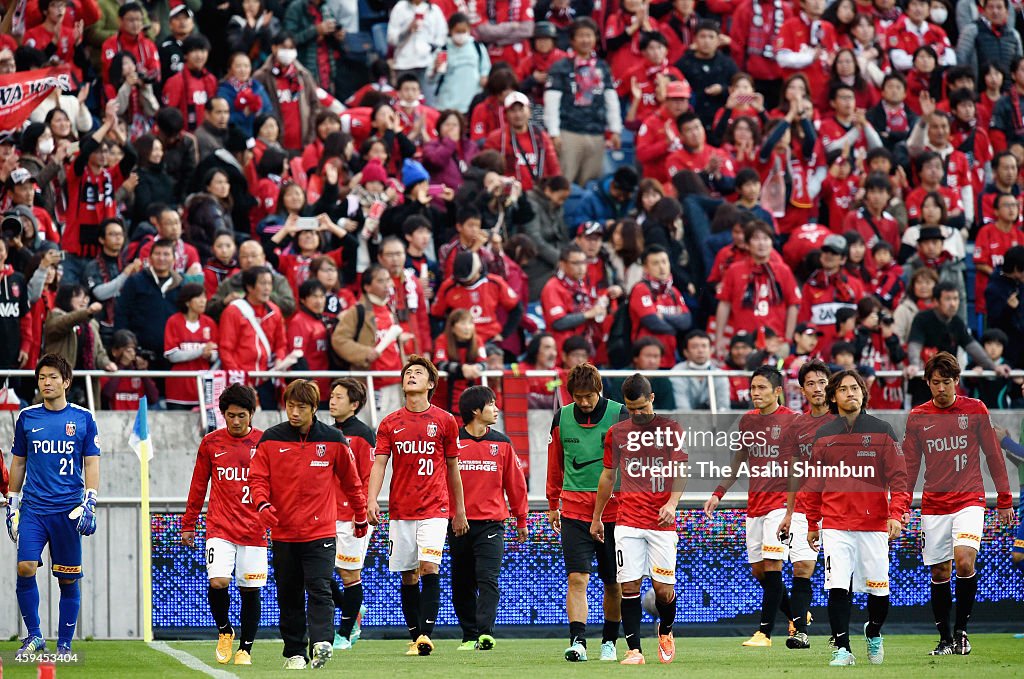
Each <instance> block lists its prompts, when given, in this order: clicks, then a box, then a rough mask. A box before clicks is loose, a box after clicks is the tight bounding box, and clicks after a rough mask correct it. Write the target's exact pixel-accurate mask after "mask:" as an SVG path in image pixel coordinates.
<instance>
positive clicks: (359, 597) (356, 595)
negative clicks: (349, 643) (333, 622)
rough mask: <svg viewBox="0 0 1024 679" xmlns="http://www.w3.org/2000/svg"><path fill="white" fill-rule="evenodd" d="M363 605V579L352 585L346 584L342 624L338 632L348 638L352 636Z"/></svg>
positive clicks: (342, 606)
mask: <svg viewBox="0 0 1024 679" xmlns="http://www.w3.org/2000/svg"><path fill="white" fill-rule="evenodd" d="M362 605H363V581H362V580H356V581H355V582H353V583H352V584H351V585H346V586H345V592H344V598H343V600H342V604H341V624H340V625H338V634H340V635H341V636H343V637H345V638H346V639H348V638H349V637H351V636H352V628H353V627H355V624H356V618H357V617H358V616H359V607H360V606H362Z"/></svg>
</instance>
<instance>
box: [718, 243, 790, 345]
mask: <svg viewBox="0 0 1024 679" xmlns="http://www.w3.org/2000/svg"><path fill="white" fill-rule="evenodd" d="M764 268H767V269H770V271H771V274H772V276H771V278H769V277H768V276H767V275H764V274H761V273H759V271H761V270H763V269H764ZM772 281H774V284H775V286H776V295H777V297H778V298H779V299H780V300H781V303H776V304H772V303H771V297H772V293H771V291H770V290H769V286H770V285H771V284H772ZM718 301H720V302H728V303H729V304H731V305H732V309H731V311H730V314H729V321H728V325H729V326H731V327H732V330H733V332H731V333H727V335H730V336H731V335H734V334H736V333H737V332H753V331H756V330H757V329H758V328H760V327H761V326H762V325H763V326H767V327H769V328H771V329H772V330H774V331H775V333H776V334H777V335H782V336H784V335H785V333H786V314H787V312H788V310H789V307H791V306H797V305H799V304H800V288H799V287H797V284H796V279H795V278H794V277H793V272H792V271H791V270H790V268H789V267H788V266H786V265H785V264H781V265H779V264H771V263H769V264H768V265H767V267H762V266H759V265H756V264H754V261H753V260H752V259H750V258H749V257H748V258H744V259H741V260H739V261H738V262H736V263H735V264H733V265H732V266H730V267H729V269H728V270H727V271H726V272H725V277H724V278H723V279H722V288H721V290H719V292H718ZM723 331H724V330H723Z"/></svg>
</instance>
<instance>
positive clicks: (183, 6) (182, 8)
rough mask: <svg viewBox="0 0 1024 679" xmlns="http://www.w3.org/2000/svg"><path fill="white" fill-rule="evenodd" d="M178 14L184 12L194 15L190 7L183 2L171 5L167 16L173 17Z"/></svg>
mask: <svg viewBox="0 0 1024 679" xmlns="http://www.w3.org/2000/svg"><path fill="white" fill-rule="evenodd" d="M179 14H184V15H186V16H190V17H191V16H195V15H194V14H193V13H192V9H191V8H190V7H189V6H188V5H186V4H184V3H182V4H180V5H175V6H174V7H171V12H170V15H169V16H170V17H171V18H172V19H173V18H174V17H176V16H178V15H179Z"/></svg>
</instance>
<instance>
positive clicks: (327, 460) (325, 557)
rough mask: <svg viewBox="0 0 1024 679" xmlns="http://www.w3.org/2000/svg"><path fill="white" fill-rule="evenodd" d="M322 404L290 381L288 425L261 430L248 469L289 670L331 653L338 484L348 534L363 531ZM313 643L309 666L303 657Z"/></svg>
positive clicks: (350, 468) (357, 498)
mask: <svg viewBox="0 0 1024 679" xmlns="http://www.w3.org/2000/svg"><path fill="white" fill-rule="evenodd" d="M319 403H320V389H319V388H318V387H317V386H316V382H314V381H312V380H295V381H294V382H292V383H291V384H289V385H288V388H287V389H285V391H284V407H285V412H286V413H287V416H288V420H287V421H286V422H282V423H281V424H276V425H274V426H273V427H271V428H270V429H268V430H267V431H265V432H264V433H263V437H262V438H261V439H260V442H259V445H257V447H256V455H255V457H253V458H252V465H251V467H250V471H249V484H250V487H251V488H252V501H253V503H254V504H255V505H256V511H257V513H258V520H259V522H260V523H261V524H262V525H263V527H264V528H269V529H270V531H271V538H272V540H273V545H272V546H273V550H274V581H275V582H276V583H277V605H278V607H279V609H280V611H281V620H280V629H281V638H282V639H284V657H285V658H287V660H286V661H285V665H284V668H285V669H287V670H301V669H304V668H305V667H306V664H307V663H309V664H310V666H311V667H312V668H313V669H318V668H321V667H323V666H324V665H325V664H326V663H327V661H328V660H329V659H330V658H331V654H332V652H333V649H332V647H331V639H332V634H331V633H332V632H333V629H332V627H333V619H334V602H333V601H332V600H331V579H332V575H333V574H332V572H331V565H332V564H333V563H334V558H335V554H336V552H335V546H334V541H335V535H336V524H335V517H336V516H337V499H336V497H335V496H336V491H337V489H338V488H339V484H340V489H341V491H342V492H343V493H344V494H345V497H347V498H348V501H349V502H350V503H351V504H352V511H353V515H354V518H353V526H352V534H353V535H354V536H355V537H357V538H361V537H363V536H364V535H366V532H367V524H366V495H365V493H364V491H363V486H362V483H360V481H359V472H358V470H357V469H356V461H355V459H354V458H353V456H352V451H351V450H349V447H348V445H347V444H346V443H345V437H344V436H343V435H342V433H341V432H340V431H338V430H337V429H335V428H334V427H330V426H328V425H326V424H324V423H322V422H320V421H319V420H318V419H316V409H317V406H318V405H319ZM307 596H308V597H309V604H308V614H307V604H306V597H307ZM307 619H308V621H309V636H308V637H307V636H306V621H307ZM310 641H312V644H313V653H312V661H310V660H309V657H308V656H307V655H306V651H307V649H308V647H309V642H310Z"/></svg>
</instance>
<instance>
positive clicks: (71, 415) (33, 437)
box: [11, 403, 100, 514]
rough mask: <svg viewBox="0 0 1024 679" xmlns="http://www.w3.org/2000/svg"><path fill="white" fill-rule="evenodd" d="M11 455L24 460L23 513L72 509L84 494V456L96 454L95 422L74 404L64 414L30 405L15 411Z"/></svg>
mask: <svg viewBox="0 0 1024 679" xmlns="http://www.w3.org/2000/svg"><path fill="white" fill-rule="evenodd" d="M11 453H12V454H14V455H17V456H18V457H24V458H26V460H25V470H26V477H25V485H24V487H23V488H22V504H23V505H24V507H25V508H26V509H31V510H33V511H35V512H37V513H39V514H53V513H56V512H66V511H71V510H72V509H74V508H75V506H77V505H78V504H80V503H81V502H82V499H83V497H84V496H85V476H84V472H85V458H86V457H89V456H92V455H99V454H100V438H99V434H98V433H97V431H96V419H95V418H94V417H93V416H92V413H91V412H89V411H88V410H87V409H85V408H83V407H81V406H77V405H74V404H73V403H69V404H68V405H67V406H65V407H64V409H63V410H47V409H46V407H45V406H44V405H43V404H39V405H34V406H30V407H28V408H25V409H24V410H22V411H21V412H20V413H18V422H17V424H15V426H14V446H13V447H12V448H11Z"/></svg>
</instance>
